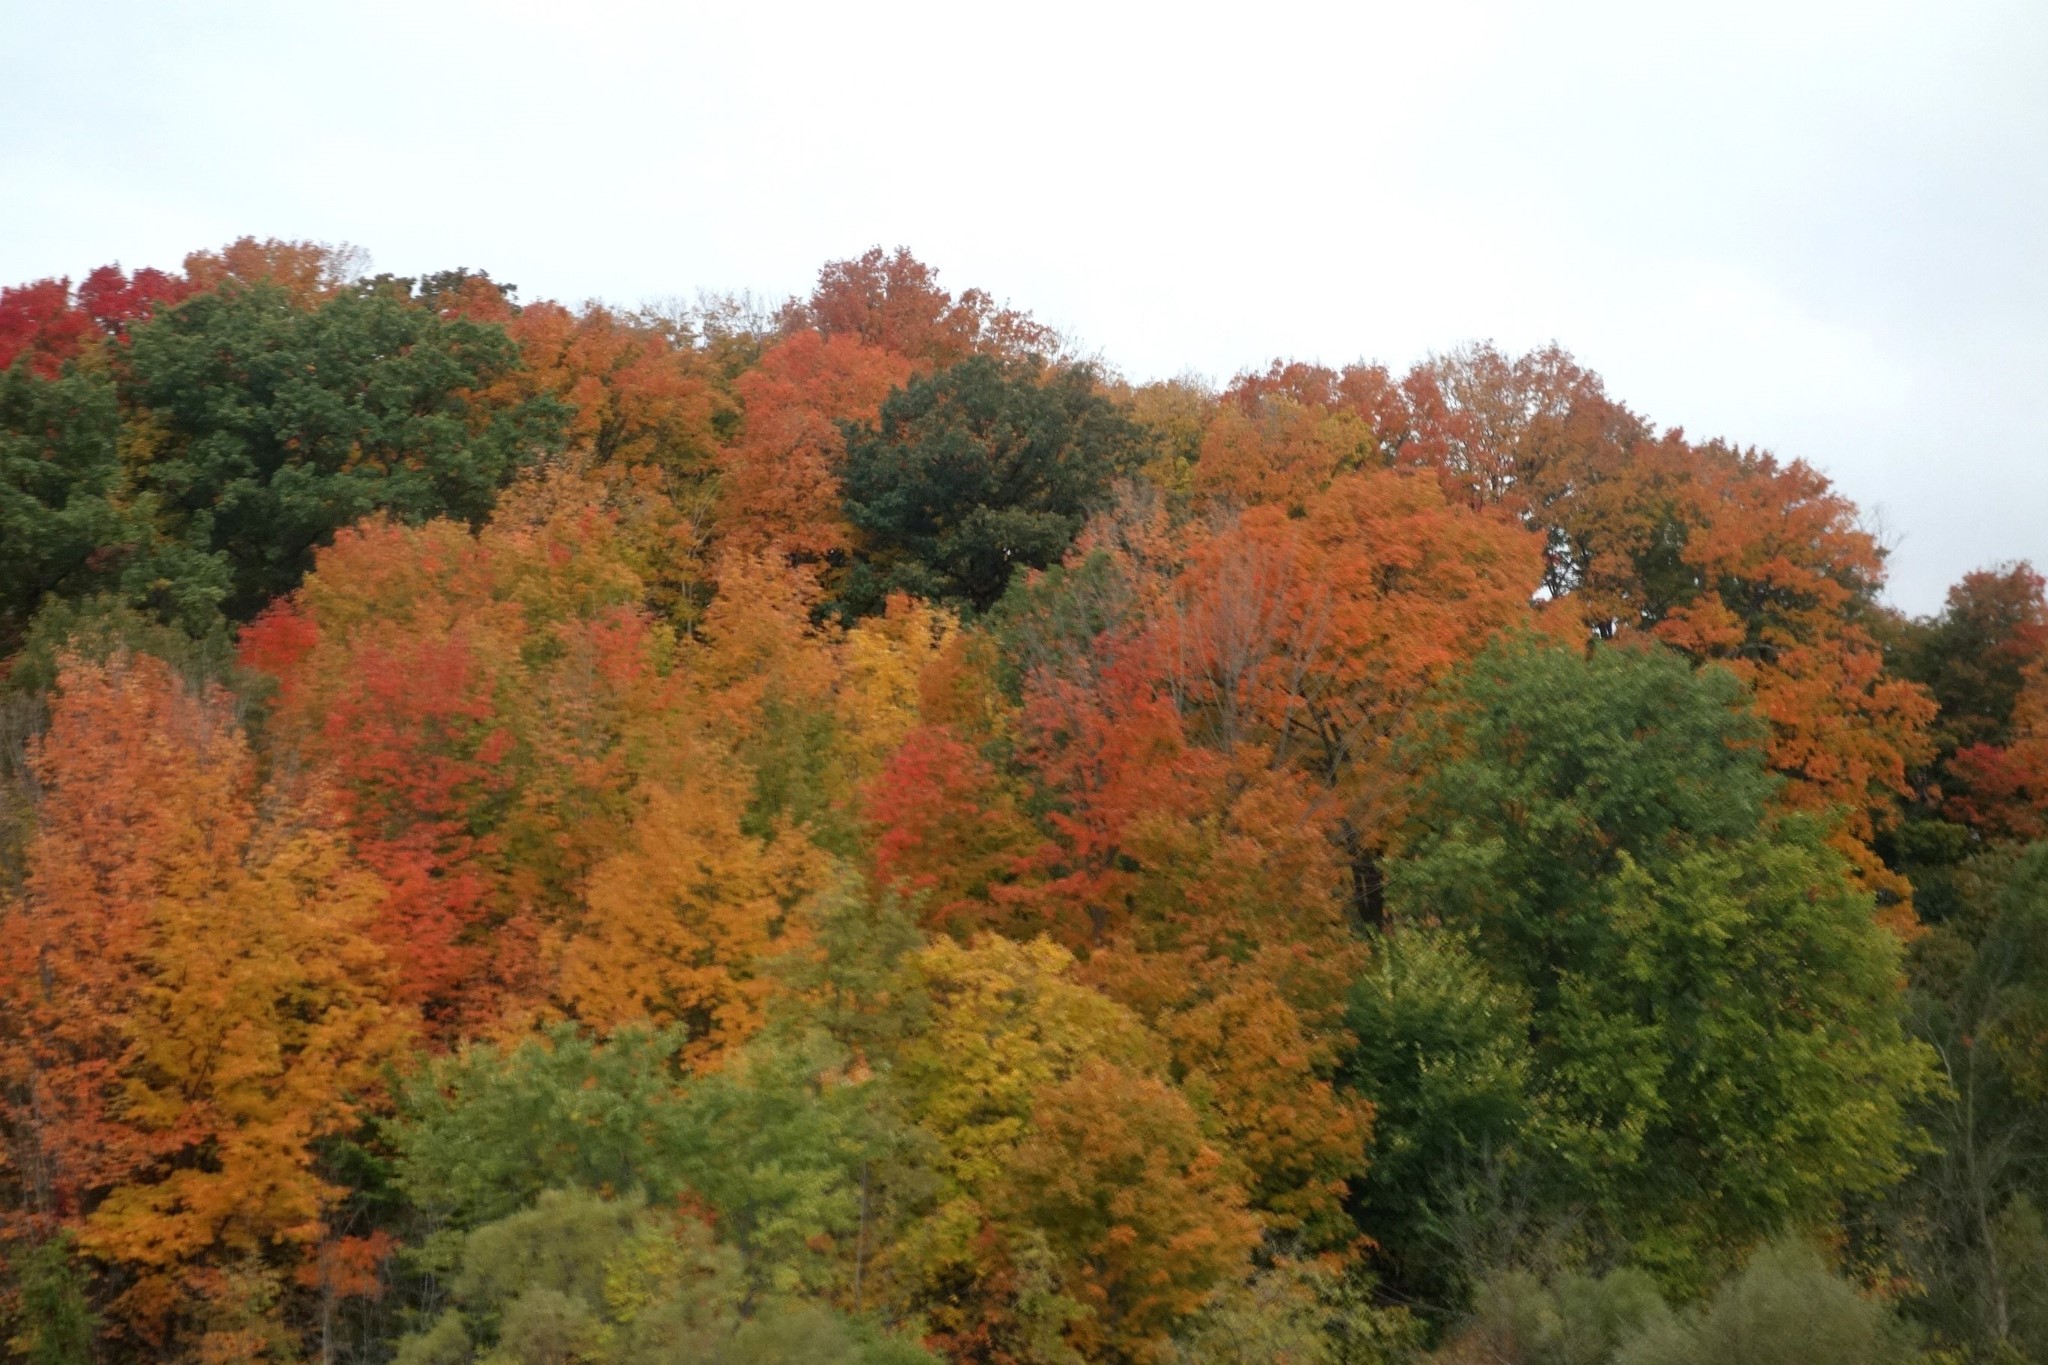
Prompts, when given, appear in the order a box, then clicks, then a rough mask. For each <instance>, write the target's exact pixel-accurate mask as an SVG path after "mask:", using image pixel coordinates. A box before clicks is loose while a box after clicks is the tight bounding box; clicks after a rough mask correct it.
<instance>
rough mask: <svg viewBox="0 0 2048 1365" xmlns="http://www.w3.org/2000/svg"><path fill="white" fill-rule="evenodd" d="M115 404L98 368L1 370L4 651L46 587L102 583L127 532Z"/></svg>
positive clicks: (71, 589)
mask: <svg viewBox="0 0 2048 1365" xmlns="http://www.w3.org/2000/svg"><path fill="white" fill-rule="evenodd" d="M120 429H121V414H120V407H119V404H118V402H117V400H116V397H115V392H114V384H113V381H112V380H111V379H110V378H109V377H108V375H107V374H106V372H105V371H104V370H97V371H81V370H80V369H78V368H77V367H76V366H75V365H74V366H72V367H71V368H69V369H68V370H67V371H66V372H65V373H63V374H62V375H60V376H59V377H58V378H55V379H45V378H43V377H42V376H40V375H38V374H36V373H35V372H34V371H33V370H32V369H31V368H30V366H29V361H28V358H26V357H24V358H22V359H20V360H17V361H15V362H14V364H13V365H12V366H10V367H8V368H7V369H5V370H0V654H8V653H12V652H13V650H14V648H15V646H16V645H17V644H18V643H19V642H20V640H21V636H22V632H23V631H24V630H26V629H27V627H28V619H29V617H30V616H31V615H32V614H33V613H34V612H35V609H36V607H37V606H38V605H39V604H40V603H41V602H42V600H43V596H44V594H46V593H77V592H80V591H83V590H85V589H87V588H88V587H90V586H92V585H95V584H105V583H107V582H108V581H109V580H110V579H111V578H112V574H111V573H109V572H108V568H109V566H108V563H107V561H108V559H109V558H110V557H111V553H110V552H112V551H113V550H114V549H115V547H118V546H119V545H120V543H121V542H122V540H123V539H124V536H125V534H126V526H125V524H124V519H123V517H122V515H121V512H120V511H119V509H118V508H117V507H116V506H115V505H114V502H113V501H112V499H113V495H114V493H115V492H116V489H117V485H118V483H119V479H120V473H121V462H120V457H119V455H118V454H117V446H116V437H117V436H118V435H119V433H120Z"/></svg>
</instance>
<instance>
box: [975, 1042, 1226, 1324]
mask: <svg viewBox="0 0 2048 1365" xmlns="http://www.w3.org/2000/svg"><path fill="white" fill-rule="evenodd" d="M998 1208H999V1209H1000V1210H1001V1216H1004V1217H1007V1218H1010V1219H1014V1220H1016V1221H1018V1222H1021V1223H1024V1224H1026V1225H1028V1226H1030V1227H1032V1228H1034V1229H1036V1230H1038V1231H1039V1232H1040V1233H1041V1234H1042V1235H1043V1236H1044V1237H1045V1240H1046V1243H1047V1245H1048V1246H1049V1248H1050V1249H1051V1251H1052V1252H1053V1254H1054V1255H1055V1257H1057V1258H1058V1264H1059V1266H1060V1275H1059V1283H1060V1287H1061V1288H1062V1289H1063V1290H1064V1291H1065V1292H1066V1293H1067V1295H1068V1296H1069V1297H1071V1298H1072V1299H1074V1300H1075V1301H1076V1302H1077V1303H1079V1304H1080V1305H1081V1306H1082V1307H1083V1308H1085V1309H1087V1310H1088V1312H1087V1314H1086V1315H1085V1316H1083V1317H1080V1318H1077V1319H1076V1320H1075V1321H1074V1322H1073V1323H1072V1324H1071V1325H1070V1326H1069V1327H1068V1331H1067V1335H1068V1340H1069V1341H1070V1342H1071V1343H1072V1344H1073V1346H1074V1347H1075V1348H1076V1349H1077V1350H1078V1351H1079V1352H1080V1353H1081V1356H1082V1358H1083V1359H1086V1360H1105V1361H1129V1362H1134V1363H1135V1362H1146V1361H1161V1362H1164V1361H1170V1360H1173V1359H1175V1358H1176V1353H1175V1352H1174V1350H1173V1346H1172V1343H1171V1340H1170V1334H1171V1333H1172V1331H1173V1328H1174V1326H1175V1324H1176V1323H1178V1322H1179V1321H1180V1320H1181V1319H1183V1318H1185V1317H1186V1316H1187V1315H1188V1314H1190V1313H1192V1312H1194V1311H1195V1310H1196V1309H1197V1308H1198V1307H1200V1306H1201V1304H1202V1303H1203V1302H1204V1301H1205V1300H1206V1299H1207V1298H1208V1296H1209V1294H1210V1293H1211V1291H1213V1290H1214V1289H1215V1288H1216V1287H1217V1286H1218V1285H1220V1284H1224V1283H1227V1282H1229V1281H1231V1280H1234V1279H1236V1278H1237V1277H1239V1276H1240V1275H1242V1274H1243V1273H1244V1272H1245V1271H1246V1269H1247V1268H1248V1265H1249V1259H1250V1255H1251V1251H1252V1248H1253V1247H1255V1246H1256V1245H1257V1244H1258V1241H1259V1223H1258V1220H1257V1219H1256V1218H1254V1217H1253V1216H1252V1215H1251V1214H1250V1213H1249V1212H1247V1211H1246V1209H1245V1208H1244V1196H1243V1193H1242V1192H1241V1191H1240V1190H1238V1189H1237V1188H1236V1186H1235V1185H1233V1184H1232V1183H1231V1181H1230V1178H1229V1174H1228V1169H1227V1163H1226V1162H1225V1160H1224V1158H1223V1156H1222V1155H1221V1154H1220V1153H1219V1152H1217V1150H1216V1149H1215V1148H1214V1147H1212V1146H1210V1145H1209V1143H1208V1142H1207V1141H1205V1140H1204V1138H1203V1136H1202V1130H1201V1123H1200V1121H1199V1120H1198V1119H1197V1117H1196V1115H1195V1111H1194V1109H1193V1108H1192V1107H1191V1106H1190V1105H1189V1104H1188V1102H1187V1100H1186V1099H1185V1098H1183V1097H1182V1096H1181V1095H1180V1094H1179V1093H1178V1092H1177V1091H1175V1090H1174V1089H1172V1088H1171V1087H1170V1086H1168V1085H1166V1084H1164V1083H1163V1082H1160V1081H1157V1080H1154V1079H1152V1078H1150V1077H1146V1076H1142V1075H1133V1074H1132V1073H1130V1072H1129V1071H1126V1070H1125V1069H1123V1068H1121V1067H1119V1066H1117V1065H1115V1064H1113V1063H1111V1062H1107V1061H1103V1060H1100V1059H1097V1058H1090V1059H1089V1060H1088V1061H1086V1062H1084V1063H1083V1064H1082V1066H1081V1068H1080V1070H1079V1071H1078V1072H1077V1073H1076V1074H1075V1075H1073V1076H1072V1077H1070V1078H1068V1079H1066V1080H1064V1081H1060V1082H1056V1083H1055V1084H1053V1085H1051V1086H1049V1087H1047V1088H1046V1089H1045V1090H1043V1091H1041V1092H1040V1094H1039V1097H1038V1101H1037V1104H1036V1106H1035V1107H1034V1109H1033V1111H1032V1115H1031V1132H1030V1134H1029V1136H1027V1137H1026V1138H1025V1139H1024V1140H1023V1141H1022V1142H1021V1143H1020V1144H1019V1145H1018V1147H1017V1150H1016V1152H1015V1153H1014V1154H1013V1155H1012V1156H1011V1157H1010V1159H1009V1180H1008V1181H1007V1182H1006V1187H1005V1190H1004V1192H1003V1194H1002V1195H1001V1196H1000V1197H999V1202H998Z"/></svg>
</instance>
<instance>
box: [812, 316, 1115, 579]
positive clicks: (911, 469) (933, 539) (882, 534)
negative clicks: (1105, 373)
mask: <svg viewBox="0 0 2048 1365" xmlns="http://www.w3.org/2000/svg"><path fill="white" fill-rule="evenodd" d="M1142 440H1143V436H1142V433H1141V432H1140V431H1139V429H1138V428H1137V427H1136V426H1135V425H1134V424H1133V423H1132V422H1130V421H1129V420H1128V419H1127V418H1126V417H1125V416H1124V415H1123V414H1122V412H1120V411H1119V410H1118V408H1117V407H1116V406H1115V404H1113V403H1112V402H1111V401H1110V400H1109V399H1108V398H1107V397H1105V396H1104V395H1103V394H1102V393H1101V392H1100V391H1099V390H1098V388H1097V386H1096V379H1095V373H1094V371H1093V370H1091V369H1089V368H1088V367H1087V366H1085V365H1075V366H1065V367H1059V368H1053V369H1048V368H1047V367H1046V366H1045V365H1044V364H1043V363H1042V362H1040V361H1037V360H1028V361H1017V362H1012V363H1010V364H1004V363H1003V362H1001V361H998V360H996V359H994V358H992V357H989V356H970V357H968V358H967V359H965V360H963V361H961V362H960V363H959V364H957V365H954V366H953V367H951V368H950V369H945V370H940V371H938V372H937V373H935V374H927V375H922V376H919V377H917V378H915V379H913V380H912V381H911V382H910V385H909V387H908V388H905V389H901V390H898V391H897V392H896V393H894V394H892V395H890V397H889V399H888V401H887V402H885V403H883V405H882V413H881V421H880V423H879V425H876V426H855V427H850V428H849V429H848V431H847V442H846V471H845V485H846V514H847V518H848V520H850V521H851V522H852V523H853V524H854V526H855V527H857V528H858V529H859V530H860V532H861V533H862V536H863V538H864V543H863V545H862V547H861V552H860V555H859V558H858V561H857V562H856V564H855V565H854V568H853V570H852V572H851V573H849V575H848V576H847V580H846V583H845V586H844V588H843V590H842V593H841V602H842V604H843V606H844V608H845V609H846V610H847V611H848V612H849V613H851V614H861V613H866V612H872V611H875V610H878V609H879V608H880V606H881V604H882V601H883V599H884V598H885V597H886V596H887V595H888V594H889V593H890V592H893V591H909V592H914V593H917V594H919V595H920V596H924V597H927V598H932V599H934V600H940V601H945V602H948V603H951V604H954V605H958V606H965V607H969V608H972V609H973V610H975V611H985V610H987V609H988V608H989V607H990V606H991V605H993V604H994V603H995V602H996V601H997V599H999V598H1000V597H1001V596H1002V595H1003V590H1004V588H1005V587H1006V586H1007V585H1008V584H1009V581H1010V575H1011V573H1012V571H1013V570H1015V569H1017V568H1020V567H1029V568H1041V569H1042V568H1045V567H1047V566H1048V565H1051V564H1054V563H1057V562H1058V561H1059V558H1060V556H1061V555H1063V554H1065V553H1066V550H1067V547H1068V546H1069V545H1070V544H1072V543H1073V539H1074V536H1075V534H1076V533H1077V532H1078V531H1079V530H1080V529H1081V524H1082V522H1083V521H1084V520H1085V519H1086V517H1087V515H1088V512H1089V510H1090V509H1091V508H1093V507H1094V506H1095V505H1096V504H1097V503H1099V502H1101V501H1102V500H1103V499H1104V498H1105V497H1106V496H1107V493H1108V490H1109V486H1110V483H1111V481H1112V480H1114V479H1115V478H1116V477H1117V475H1118V474H1120V473H1123V472H1125V471H1127V470H1129V469H1132V468H1134V467H1135V465H1136V462H1137V460H1138V457H1139V452H1140V449H1141V443H1142Z"/></svg>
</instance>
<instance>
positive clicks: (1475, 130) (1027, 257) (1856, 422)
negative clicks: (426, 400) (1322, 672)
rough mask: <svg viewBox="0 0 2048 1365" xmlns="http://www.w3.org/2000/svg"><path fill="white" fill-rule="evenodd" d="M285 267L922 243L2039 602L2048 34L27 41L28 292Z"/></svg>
mask: <svg viewBox="0 0 2048 1365" xmlns="http://www.w3.org/2000/svg"><path fill="white" fill-rule="evenodd" d="M245 233H253V234H255V235H257V236H277V237H286V238H312V239H317V240H324V241H347V242H352V243H355V244H357V245H359V246H362V247H364V248H366V249H367V250H368V251H369V252H370V254H371V256H372V258H373V260H374V263H375V268H376V269H380V270H390V271H393V272H396V273H399V274H415V273H418V272H420V271H425V270H433V269H441V268H446V267H450V266H456V265H463V266H470V267H481V268H484V269H488V270H489V271H490V272H491V273H492V274H493V275H494V276H496V277H498V278H500V279H505V280H510V281H512V282H514V283H516V284H518V285H519V286H520V288H521V291H522V294H523V296H524V297H527V298H535V297H555V298H560V299H564V300H568V301H575V300H580V299H584V298H603V299H606V300H609V301H612V302H617V303H624V304H634V303H639V302H642V301H647V300H651V299H656V298H661V297H664V296H674V295H691V294H694V293H695V292H696V291H697V290H698V289H699V288H711V289H719V290H727V289H751V290H753V291H755V292H757V293H759V294H762V295H765V296H768V297H770V298H780V297H782V296H785V295H787V294H790V293H795V292H801V291H803V290H805V289H806V288H807V287H808V285H809V283H810V281H811V279H812V278H813V277H814V275H815V273H816V271H817V267H818V266H819V264H820V263H821V262H823V261H825V260H827V259H830V258H836V257H843V256H848V255H852V254H855V253H857V252H859V251H861V250H863V249H864V248H866V247H868V246H870V245H874V244H885V245H891V246H893V245H896V244H898V243H901V244H905V245H908V246H909V247H910V248H911V249H912V250H913V251H914V252H916V253H917V255H918V256H920V257H921V258H922V259H924V260H925V261H927V262H928V263H930V264H932V265H934V266H936V267H938V268H939V270H940V272H941V278H942V281H943V282H944V283H946V284H948V285H950V286H952V287H954V288H962V287H966V286H969V285H979V286H981V287H983V288H986V289H988V290H990V291H991V292H992V293H994V294H996V295H997V296H998V297H999V298H1007V299H1009V300H1010V301H1011V302H1013V303H1016V304H1018V305H1020V306H1023V307H1026V308H1028V309H1030V310H1031V311H1033V312H1035V313H1036V314H1038V315H1039V316H1040V317H1041V318H1043V319H1045V320H1046V321H1049V322H1052V323H1054V324H1055V325H1057V326H1059V327H1061V328H1062V329H1063V330H1065V331H1067V332H1069V333H1070V334H1072V335H1074V336H1076V337H1077V338H1079V339H1080V341H1081V342H1082V343H1083V344H1084V345H1085V346H1086V347H1087V348H1089V349H1091V350H1095V351H1099V352H1100V353H1101V354H1102V355H1103V356H1105V357H1106V358H1107V359H1109V360H1110V361H1111V362H1112V363H1114V364H1115V365H1116V366H1117V367H1118V368H1119V369H1121V370H1122V371H1123V372H1124V373H1125V374H1127V375H1130V376H1132V377H1133V378H1141V379H1142V378H1150V377H1158V376H1166V375H1172V374H1176V373H1180V372H1183V371H1194V372H1197V373H1200V374H1203V375H1206V376H1209V377H1211V378H1214V379H1219V380H1220V379H1227V378H1228V377H1229V376H1230V375H1231V374H1232V373H1234V372H1235V371H1237V370H1239V369H1241V368H1244V367H1247V366H1252V365H1259V364H1263V363H1264V362H1265V361H1267V360H1269V359H1271V358H1273V357H1275V356H1279V355H1287V356H1294V357H1301V358H1308V359H1319V360H1322V361H1326V362H1330V363H1343V362H1346V361H1350V360H1354V359H1358V358H1361V357H1363V358H1372V359H1379V360H1384V361H1387V362H1389V363H1391V364H1396V365H1401V364H1405V363H1407V362H1409V361H1411V360H1413V359H1416V358H1418V357H1419V356H1421V355H1423V354H1425V353H1427V352H1429V351H1431V350H1441V349H1445V348H1448V347H1450V346H1454V345H1456V344H1458V343H1459V342H1462V341H1467V340H1473V339H1480V338H1491V339H1493V340H1495V341H1497V342H1499V343H1500V344H1502V345H1503V346H1506V347H1511V348H1521V347H1525V346H1529V345H1534V344H1538V343H1541V342H1544V341H1548V340H1550V339H1553V338H1554V339H1556V340H1558V341H1560V342H1562V343H1563V344H1564V345H1565V346H1566V347H1567V348H1569V349H1570V350H1572V351H1573V352H1575V353H1576V354H1577V355H1578V357H1579V359H1580V360H1581V361H1582V362H1584V363H1586V364H1587V365H1590V366H1591V367H1592V368H1594V369H1596V370H1598V371H1600V372H1601V373H1602V374H1603V375H1605V376H1606V378H1607V380H1608V385H1609V388H1610V391H1611V392H1613V393H1614V394H1616V395H1617V396H1618V397H1620V398H1622V399H1623V400H1624V401H1626V402H1627V403H1629V404H1630V405H1631V406H1632V407H1634V408H1635V409H1636V410H1638V411H1639V412H1642V413H1645V414H1646V415H1648V416H1649V417H1651V418H1653V419H1655V420H1656V421H1658V422H1660V423H1663V424H1666V425H1677V426H1683V427H1684V428H1685V429H1686V430H1687V432H1688V433H1690V434H1692V435H1694V436H1700V437H1704V436H1713V435H1719V436H1725V437H1728V438H1730V439H1732V440H1735V441H1738V442H1741V443H1744V444H1756V445H1760V446H1765V447H1768V448H1770V449H1773V450H1775V451H1777V452H1778V453H1779V454H1781V455H1784V456H1787V457H1794V456H1796V457H1799V458H1803V459H1806V460H1808V461H1809V462H1811V463H1813V464H1815V465H1817V466H1819V467H1820V468H1821V469H1823V470H1825V471H1826V472H1827V473H1828V474H1829V475H1831V476H1832V477H1833V478H1834V479H1835V481H1836V482H1837V484H1838V485H1839V486H1840V487H1841V488H1842V489H1843V490H1844V491H1846V492H1847V493H1848V494H1849V495H1850V496H1852V497H1854V498H1855V499H1856V500H1857V501H1858V502H1859V503H1861V504H1863V505H1864V507H1865V508H1866V509H1870V510H1872V511H1874V512H1875V513H1876V514H1877V515H1878V516H1879V517H1880V518H1881V520H1882V524H1883V526H1884V528H1885V529H1886V531H1887V533H1888V535H1889V537H1890V538H1891V539H1892V540H1894V541H1895V542H1896V544H1897V549H1896V553H1895V555H1894V558H1893V562H1892V599H1893V600H1894V601H1895V602H1897V603H1898V604H1899V605H1901V606H1903V607H1905V608H1907V609H1908V610H1911V611H1915V612H1927V611H1931V610H1934V609H1935V608H1937V607H1938V606H1939V604H1940V601H1941V597H1942V593H1943V591H1944V589H1945V588H1946V585H1947V584H1948V583H1949V582H1951V581H1953V580H1954V579H1955V578H1956V577H1957V576H1958V575H1960V574H1961V573H1963V572H1964V571H1966V570H1968V569H1970V568H1973V567H1977V566H1980V565H1985V564H1990V563H1993V562H1996V561H1999V560H2004V559H2014V558H2032V559H2034V560H2035V561H2036V563H2038V564H2042V565H2043V566H2044V567H2048V416H2044V408H2048V0H2015V2H2014V3H1972V0H1946V2H1945V3H1939V4H1885V3H1881V0H1880V2H1876V3H1873V0H1861V2H1860V3H1854V4H1848V3H1844V4H1805V3H1798V2H1797V0H1770V3H1747V2H1746V0H1713V3H1691V4H1653V3H1643V2H1642V0H1630V2H1629V3H1616V4H1586V3H1562V2H1561V0H1552V3H1540V4H1539V3H1529V4H1506V3H1457V2H1455V0H1452V2H1446V0H1428V2H1420V3H1419V2H1418V0H1406V3H1400V4H1380V3H1350V4H1329V5H1311V4H1283V3H1272V0H1267V2H1266V3H1262V4H1237V5H1229V6H1203V5H1198V4H1190V3H1178V4H1171V5H1137V4H1130V5H1118V4H1114V3H1109V2H1108V0H1096V2H1095V3H1088V4H1069V3H1061V2H1058V0H1038V3H1033V4H1029V5H1022V4H1019V5H1000V6H998V5H974V4H960V3H955V4H947V5H904V4H879V3H868V4H863V3H849V2H848V0H840V3H835V4H821V5H815V6H809V5H805V6H798V5H775V4H766V3H752V4H749V3H745V0H722V3H719V4H717V5H699V4H692V3H667V4H629V3H606V2H601V0H580V3H576V4H569V3H553V4H521V3H510V2H508V0H495V2H494V3H489V4H485V3H474V4H469V3H439V2H438V0H413V2H412V3H405V4H385V3H356V4H348V5H337V4H326V3H321V4H315V3H308V2H307V0H293V3H286V4H279V3H276V0H266V2H265V3H247V4H218V3H216V4H200V3H179V4H172V3H165V2H164V0H154V2H153V3H123V4H111V3H93V0H64V2H63V3H52V2H51V0H0V280H6V281H21V280H26V279H32V278H38V277H41V276H45V275H52V274H70V275H72V276H74V277H75V276H77V275H80V274H82V273H84V272H85V271H86V270H88V269H90V268H91V267H93V266H95V265H98V264H101V263H103V262H106V261H110V260H118V261H120V262H121V263H122V264H123V265H127V266H131V267H132V266H137V265H161V266H175V265H176V264H177V263H178V262H179V260H180V259H181V258H182V257H183V256H184V254H185V252H186V251H188V250H191V249H193V248H195V247H202V246H214V245H219V244H220V243H222V242H225V241H227V240H229V239H231V238H233V237H237V236H240V235H243V234H245Z"/></svg>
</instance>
